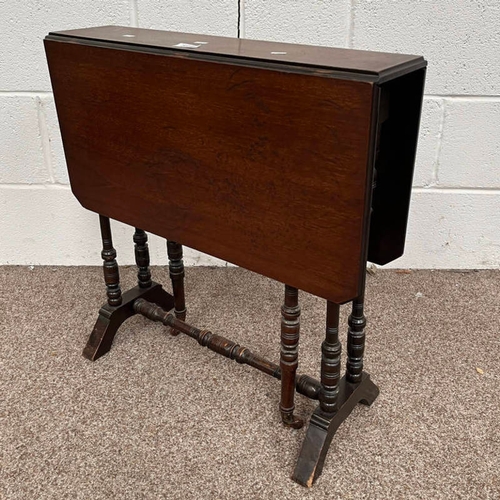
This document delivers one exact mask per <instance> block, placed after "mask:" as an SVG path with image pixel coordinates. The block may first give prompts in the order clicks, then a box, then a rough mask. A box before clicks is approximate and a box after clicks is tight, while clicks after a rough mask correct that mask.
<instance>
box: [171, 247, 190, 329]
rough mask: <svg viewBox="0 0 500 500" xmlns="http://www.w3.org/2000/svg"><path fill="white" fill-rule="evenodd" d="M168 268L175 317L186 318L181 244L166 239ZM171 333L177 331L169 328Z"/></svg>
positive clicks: (182, 319)
mask: <svg viewBox="0 0 500 500" xmlns="http://www.w3.org/2000/svg"><path fill="white" fill-rule="evenodd" d="M167 254H168V269H169V272H170V279H171V280H172V291H173V295H174V314H175V317H176V318H177V319H180V320H181V321H185V319H186V299H185V294H184V262H183V260H182V245H181V244H180V243H176V242H175V241H167ZM170 333H171V334H172V335H178V334H179V332H178V331H177V330H175V329H174V328H171V329H170Z"/></svg>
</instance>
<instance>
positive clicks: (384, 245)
mask: <svg viewBox="0 0 500 500" xmlns="http://www.w3.org/2000/svg"><path fill="white" fill-rule="evenodd" d="M424 80H425V69H420V70H418V71H415V72H413V73H410V74H408V75H405V76H403V77H401V78H398V79H396V80H393V81H390V82H387V83H384V84H383V85H382V86H381V110H380V113H379V134H378V141H377V142H378V144H377V154H376V162H375V167H376V171H377V179H376V185H375V189H374V190H373V200H372V208H373V212H372V214H371V221H370V238H369V247H368V260H369V261H370V262H374V263H375V264H380V265H384V264H387V263H388V262H392V261H393V260H395V259H397V258H398V257H401V255H403V252H404V246H405V238H406V224H407V221H408V212H409V208H410V196H411V188H412V182H413V165H414V164H415V155H416V152H417V138H418V130H419V126H420V112H421V109H422V98H423V92H424Z"/></svg>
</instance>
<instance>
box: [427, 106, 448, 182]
mask: <svg viewBox="0 0 500 500" xmlns="http://www.w3.org/2000/svg"><path fill="white" fill-rule="evenodd" d="M441 107H442V110H441V117H440V120H439V131H438V144H437V148H436V157H435V158H434V165H433V166H432V174H431V184H430V187H432V186H436V185H438V184H439V159H440V157H441V149H442V147H443V130H444V120H445V116H446V103H445V102H444V100H442V99H441Z"/></svg>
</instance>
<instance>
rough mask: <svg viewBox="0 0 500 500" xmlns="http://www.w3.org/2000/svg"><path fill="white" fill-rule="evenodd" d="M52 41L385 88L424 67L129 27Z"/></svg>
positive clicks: (380, 57)
mask: <svg viewBox="0 0 500 500" xmlns="http://www.w3.org/2000/svg"><path fill="white" fill-rule="evenodd" d="M51 36H60V37H71V38H75V39H84V40H87V41H90V40H93V41H98V42H110V43H117V44H122V45H126V46H129V47H135V48H136V49H137V48H139V47H142V48H144V49H146V48H153V47H154V48H159V49H166V50H169V51H179V52H184V53H191V54H193V53H201V54H205V55H208V54H210V55H215V56H219V57H231V58H235V57H238V58H242V59H249V60H259V61H268V62H274V63H283V64H288V65H295V66H300V67H314V68H325V69H329V70H333V71H335V72H342V73H350V74H351V77H353V74H354V75H356V76H355V77H356V78H359V79H361V78H364V79H368V80H371V81H377V82H382V81H386V80H387V79H390V78H392V77H393V76H395V75H401V74H404V73H406V72H409V71H413V70H415V69H417V68H419V67H423V66H425V65H426V62H425V60H424V59H423V57H422V56H415V55H408V54H393V53H385V52H373V51H366V50H353V49H344V48H332V47H318V46H312V45H299V44H291V43H281V42H267V41H260V40H248V39H241V38H230V37H221V36H211V35H199V34H193V33H179V32H172V31H159V30H150V29H142V28H132V27H127V26H99V27H95V28H84V29H76V30H69V31H58V32H53V33H50V35H49V38H50V37H51Z"/></svg>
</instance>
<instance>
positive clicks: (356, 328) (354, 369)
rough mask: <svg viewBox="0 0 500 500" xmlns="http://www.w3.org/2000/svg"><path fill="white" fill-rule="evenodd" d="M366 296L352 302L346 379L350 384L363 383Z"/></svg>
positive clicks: (348, 332)
mask: <svg viewBox="0 0 500 500" xmlns="http://www.w3.org/2000/svg"><path fill="white" fill-rule="evenodd" d="M363 306H364V295H361V296H360V297H358V298H357V299H355V300H353V301H352V312H351V314H350V315H349V329H348V331H347V366H346V378H347V380H348V381H349V382H352V383H357V382H360V381H361V377H362V374H363V354H364V352H365V326H366V318H365V315H364V311H363Z"/></svg>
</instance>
